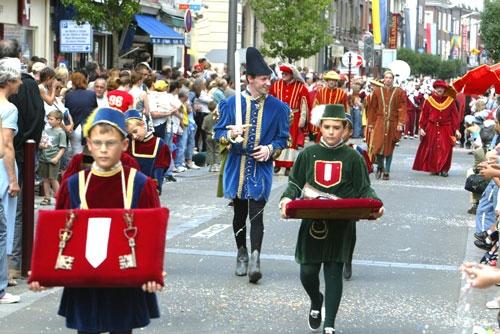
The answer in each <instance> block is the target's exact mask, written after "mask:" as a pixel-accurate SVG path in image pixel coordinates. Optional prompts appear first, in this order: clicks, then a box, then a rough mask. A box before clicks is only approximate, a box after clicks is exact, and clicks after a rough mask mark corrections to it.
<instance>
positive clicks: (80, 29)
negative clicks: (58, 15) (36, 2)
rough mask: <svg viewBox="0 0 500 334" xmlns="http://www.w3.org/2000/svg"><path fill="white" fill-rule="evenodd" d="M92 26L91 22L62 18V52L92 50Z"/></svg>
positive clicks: (88, 51) (89, 51) (85, 51)
mask: <svg viewBox="0 0 500 334" xmlns="http://www.w3.org/2000/svg"><path fill="white" fill-rule="evenodd" d="M92 35H93V32H92V26H91V25H90V24H89V23H84V24H80V25H79V24H77V23H76V21H71V20H62V21H61V23H60V47H59V49H60V51H61V52H68V53H69V52H81V53H91V52H92Z"/></svg>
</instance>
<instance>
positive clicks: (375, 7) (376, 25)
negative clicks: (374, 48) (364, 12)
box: [372, 0, 382, 44]
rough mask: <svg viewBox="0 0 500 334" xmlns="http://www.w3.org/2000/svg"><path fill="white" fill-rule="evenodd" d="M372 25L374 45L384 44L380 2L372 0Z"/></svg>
mask: <svg viewBox="0 0 500 334" xmlns="http://www.w3.org/2000/svg"><path fill="white" fill-rule="evenodd" d="M372 25H373V43H375V44H381V43H382V33H381V32H380V2H379V0H372Z"/></svg>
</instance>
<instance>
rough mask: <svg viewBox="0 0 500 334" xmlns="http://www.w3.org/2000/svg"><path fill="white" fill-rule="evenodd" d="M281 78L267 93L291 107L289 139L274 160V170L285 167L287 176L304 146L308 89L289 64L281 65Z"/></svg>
mask: <svg viewBox="0 0 500 334" xmlns="http://www.w3.org/2000/svg"><path fill="white" fill-rule="evenodd" d="M280 71H281V74H282V79H280V80H277V81H275V82H274V83H273V84H272V85H271V88H270V89H269V94H271V95H273V96H274V97H276V98H278V99H279V100H281V101H282V102H285V103H286V104H287V105H288V106H289V107H290V109H291V111H292V114H291V115H290V140H291V142H290V143H289V146H288V148H286V149H284V150H283V151H281V154H280V156H279V157H278V158H277V159H276V160H275V161H274V172H275V173H278V172H279V171H280V169H281V168H286V170H285V175H286V176H288V174H289V173H290V168H292V166H293V162H294V161H295V158H296V157H297V153H298V151H297V150H298V148H299V147H303V146H304V137H305V133H306V132H307V131H306V130H307V128H306V126H305V125H306V118H307V114H308V112H309V108H308V104H307V97H308V93H309V92H308V90H307V87H306V85H305V83H304V80H303V79H302V77H301V76H300V73H299V72H298V71H294V68H293V67H292V66H291V65H281V66H280Z"/></svg>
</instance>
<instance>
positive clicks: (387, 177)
mask: <svg viewBox="0 0 500 334" xmlns="http://www.w3.org/2000/svg"><path fill="white" fill-rule="evenodd" d="M382 180H384V181H388V180H389V173H384V175H383V176H382Z"/></svg>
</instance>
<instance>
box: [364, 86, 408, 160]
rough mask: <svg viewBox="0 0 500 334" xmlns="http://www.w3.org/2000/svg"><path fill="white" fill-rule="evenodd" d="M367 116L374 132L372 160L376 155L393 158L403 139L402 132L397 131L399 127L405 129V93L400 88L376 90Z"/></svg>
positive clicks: (370, 145)
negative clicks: (397, 144)
mask: <svg viewBox="0 0 500 334" xmlns="http://www.w3.org/2000/svg"><path fill="white" fill-rule="evenodd" d="M366 116H367V121H368V128H369V129H371V131H372V132H371V134H370V142H369V143H368V154H369V155H370V158H371V159H372V161H373V159H374V158H375V156H376V155H383V156H384V157H387V156H391V155H392V154H393V153H394V147H395V146H396V143H397V142H398V141H399V139H401V133H402V131H397V127H398V125H399V126H401V127H403V126H404V124H405V121H406V94H405V92H404V91H403V90H402V89H401V88H399V87H380V88H376V89H375V91H374V92H373V93H372V94H371V97H370V105H369V107H368V109H367V115H366Z"/></svg>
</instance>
